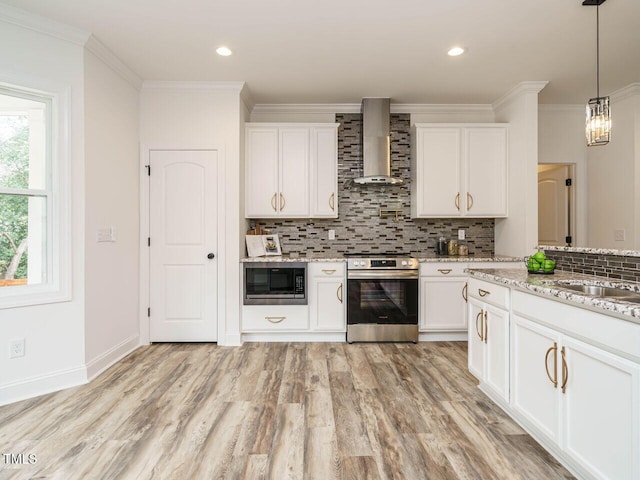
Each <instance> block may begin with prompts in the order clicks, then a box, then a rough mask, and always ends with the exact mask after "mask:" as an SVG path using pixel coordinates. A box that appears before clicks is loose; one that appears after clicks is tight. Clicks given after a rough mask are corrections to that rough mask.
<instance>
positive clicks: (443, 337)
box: [418, 332, 469, 342]
mask: <svg viewBox="0 0 640 480" xmlns="http://www.w3.org/2000/svg"><path fill="white" fill-rule="evenodd" d="M468 338H469V336H468V334H467V332H420V335H419V337H418V341H420V342H466V341H467V340H468Z"/></svg>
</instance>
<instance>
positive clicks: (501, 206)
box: [460, 127, 507, 217]
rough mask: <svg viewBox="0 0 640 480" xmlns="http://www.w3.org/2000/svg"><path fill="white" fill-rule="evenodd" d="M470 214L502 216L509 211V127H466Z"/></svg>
mask: <svg viewBox="0 0 640 480" xmlns="http://www.w3.org/2000/svg"><path fill="white" fill-rule="evenodd" d="M464 157H465V163H466V169H465V170H466V181H465V186H466V192H465V194H464V198H461V199H460V201H461V202H464V209H465V210H466V215H467V216H478V217H500V216H506V214H507V129H506V128H505V127H493V128H489V127H474V128H467V129H465V152H464Z"/></svg>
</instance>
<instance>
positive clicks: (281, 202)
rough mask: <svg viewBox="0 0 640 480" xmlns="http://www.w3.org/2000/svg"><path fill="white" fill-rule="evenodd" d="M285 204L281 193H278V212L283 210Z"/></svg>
mask: <svg viewBox="0 0 640 480" xmlns="http://www.w3.org/2000/svg"><path fill="white" fill-rule="evenodd" d="M286 204H287V202H285V201H284V195H283V194H282V193H280V211H283V210H284V206H285V205H286Z"/></svg>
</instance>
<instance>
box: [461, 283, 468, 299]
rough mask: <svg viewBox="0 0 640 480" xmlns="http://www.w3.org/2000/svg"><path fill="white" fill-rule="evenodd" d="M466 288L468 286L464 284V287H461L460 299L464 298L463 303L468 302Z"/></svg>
mask: <svg viewBox="0 0 640 480" xmlns="http://www.w3.org/2000/svg"><path fill="white" fill-rule="evenodd" d="M467 287H468V285H467V284H466V283H465V284H464V287H462V298H464V301H465V302H466V301H468V298H467Z"/></svg>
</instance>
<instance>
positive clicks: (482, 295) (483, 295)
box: [478, 288, 491, 297]
mask: <svg viewBox="0 0 640 480" xmlns="http://www.w3.org/2000/svg"><path fill="white" fill-rule="evenodd" d="M490 293H491V292H489V291H488V290H483V289H481V288H479V289H478V295H480V296H481V297H486V296H487V295H489V294H490Z"/></svg>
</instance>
